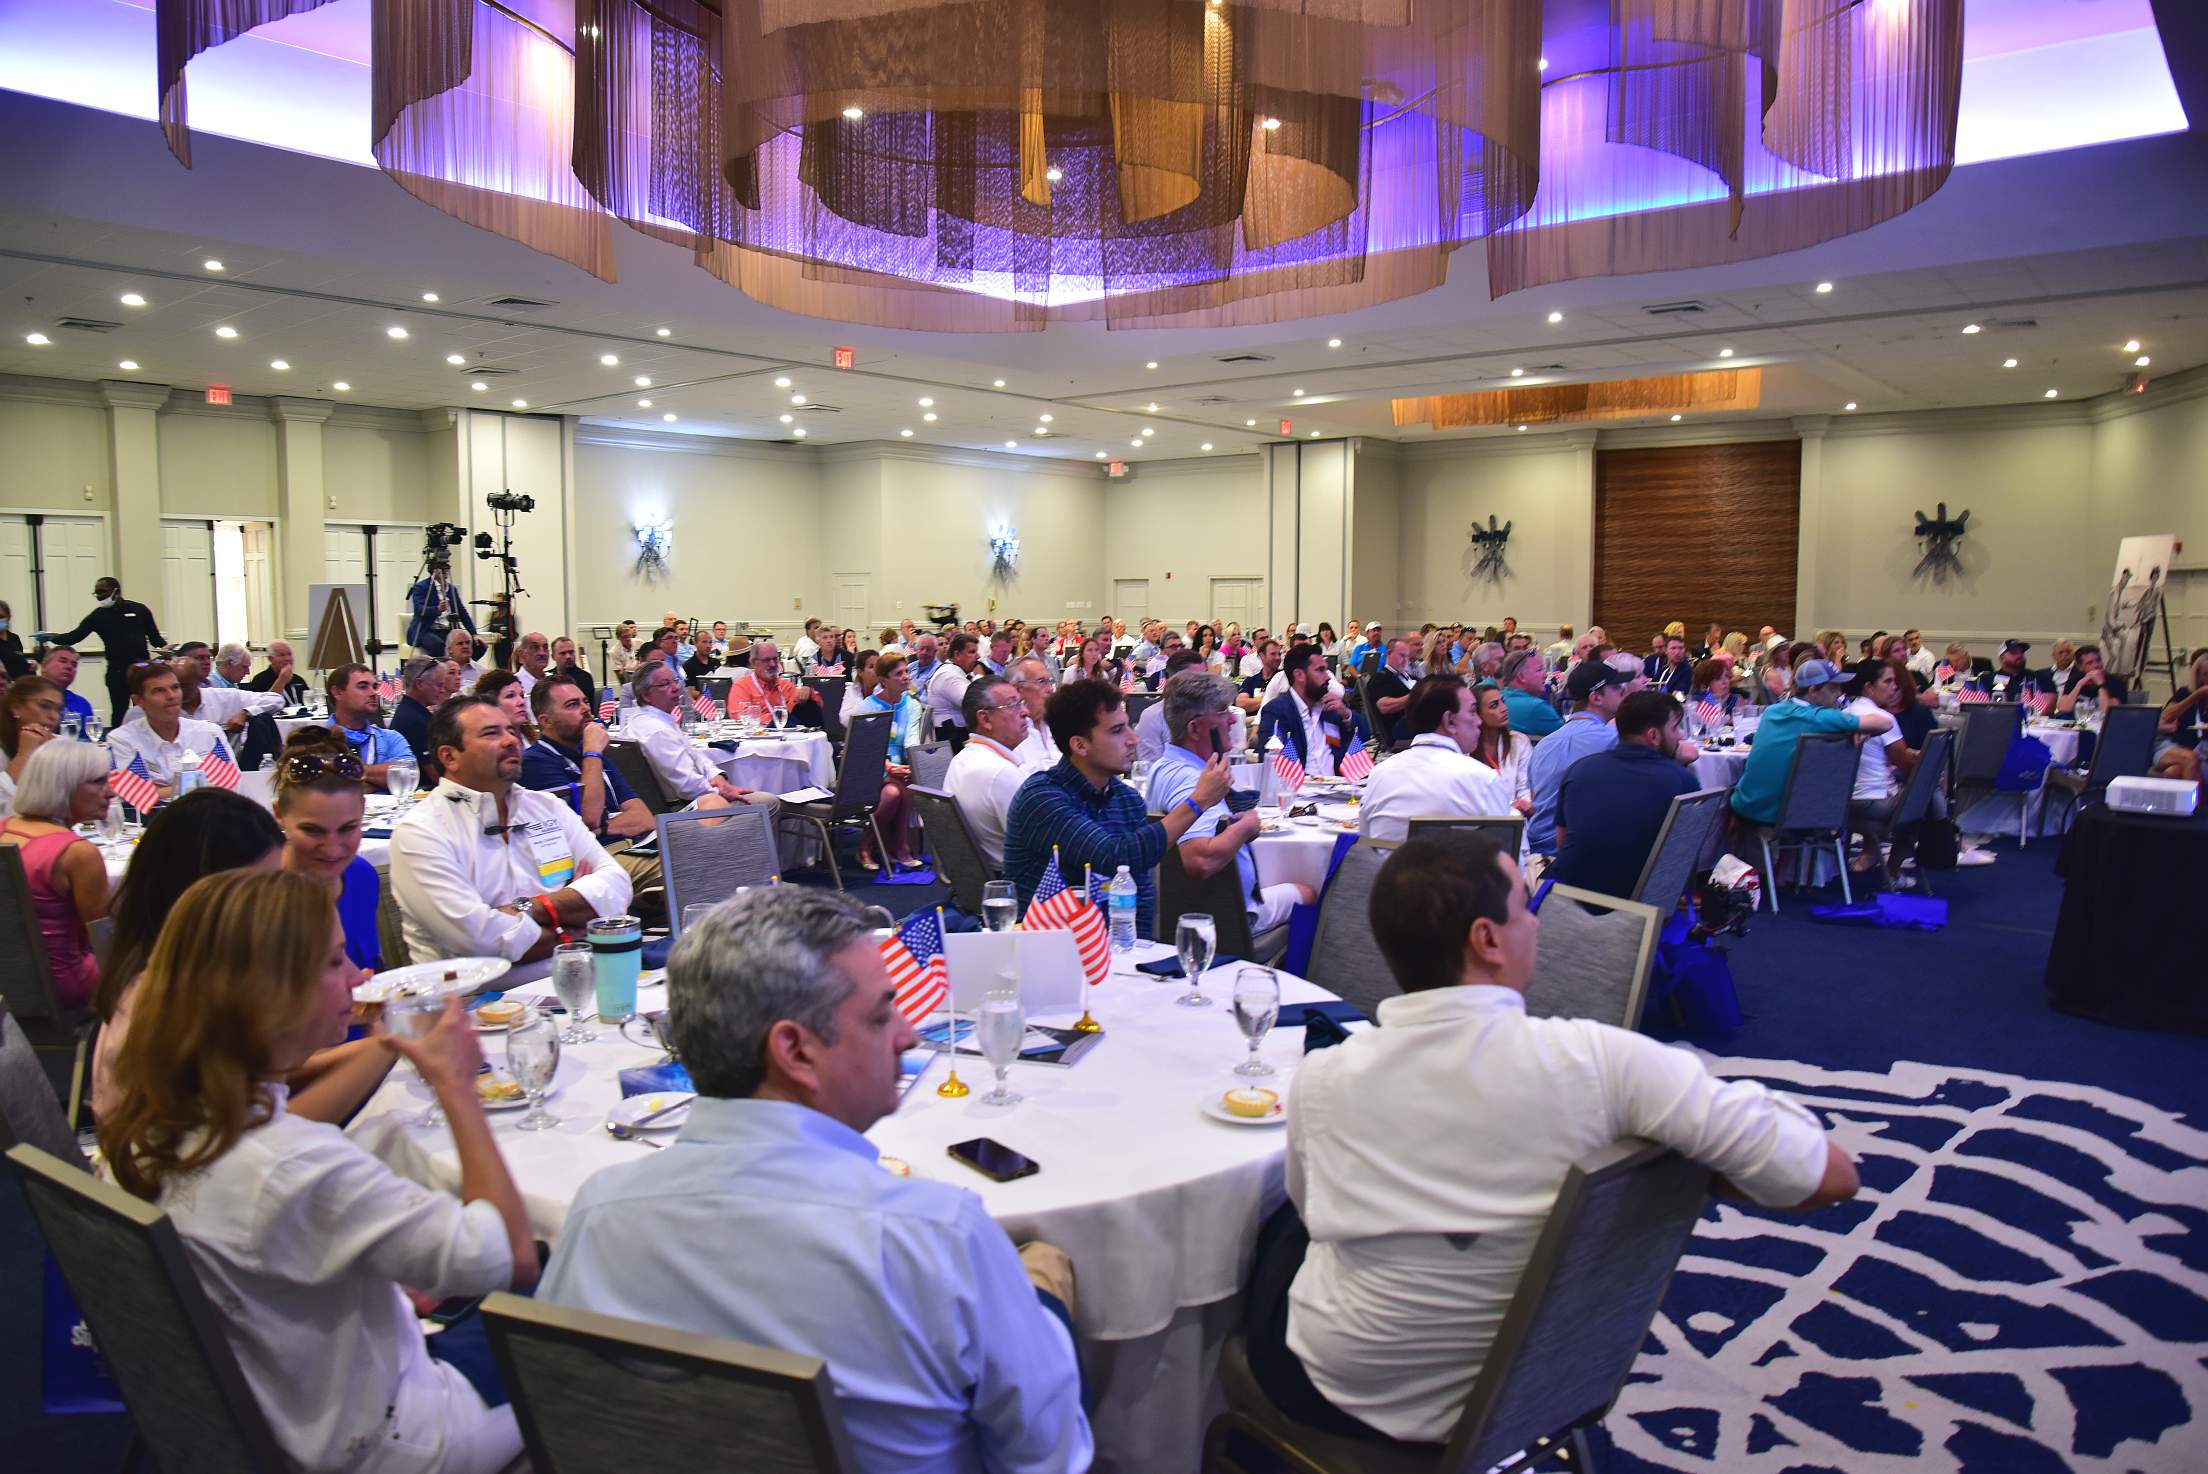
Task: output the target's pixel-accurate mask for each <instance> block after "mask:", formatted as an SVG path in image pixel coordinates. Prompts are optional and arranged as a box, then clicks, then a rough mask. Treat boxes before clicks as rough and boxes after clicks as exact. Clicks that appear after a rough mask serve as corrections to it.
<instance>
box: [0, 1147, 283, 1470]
mask: <svg viewBox="0 0 2208 1474" xmlns="http://www.w3.org/2000/svg"><path fill="white" fill-rule="evenodd" d="M8 1161H9V1162H10V1163H11V1164H12V1165H13V1166H14V1168H15V1169H16V1178H17V1180H18V1181H19V1182H21V1183H22V1185H23V1195H24V1196H25V1197H26V1198H27V1199H29V1200H30V1206H31V1216H32V1217H33V1218H35V1219H37V1220H38V1227H39V1231H40V1232H41V1233H43V1234H44V1235H45V1238H46V1247H47V1249H48V1250H49V1251H50V1252H51V1253H52V1254H53V1256H54V1262H55V1263H56V1264H58V1265H59V1266H60V1267H61V1274H62V1278H63V1279H64V1280H66V1281H67V1282H68V1284H69V1291H70V1293H71V1294H73V1295H74V1296H75V1297H76V1300H77V1308H78V1309H79V1310H80V1311H82V1312H83V1314H84V1320H85V1324H86V1325H87V1326H88V1327H89V1328H90V1329H91V1332H92V1337H93V1339H94V1340H95V1341H96V1342H97V1343H98V1345H99V1349H100V1356H101V1358H102V1360H104V1361H105V1362H106V1364H107V1370H108V1373H109V1375H111V1376H112V1377H113V1378H114V1379H115V1385H116V1387H117V1388H118V1389H120V1391H121V1393H122V1398H123V1405H124V1407H126V1408H128V1409H129V1411H130V1421H131V1424H132V1428H133V1432H134V1444H135V1445H142V1446H143V1447H144V1448H146V1449H150V1450H151V1451H152V1453H153V1456H154V1459H155V1461H156V1462H157V1463H158V1464H159V1466H160V1468H161V1470H162V1474H241V1471H252V1474H289V1471H290V1470H291V1468H292V1465H291V1464H290V1462H289V1461H288V1460H286V1459H285V1458H284V1456H283V1454H282V1452H281V1451H280V1450H279V1449H278V1448H277V1446H276V1440H275V1437H274V1436H273V1435H272V1434H271V1433H270V1431H269V1427H268V1421H267V1419H266V1418H265V1417H264V1416H263V1415H262V1412H261V1407H260V1403H259V1402H258V1401H257V1400H256V1399H255V1398H254V1396H253V1392H252V1389H251V1388H250V1387H248V1386H247V1385H246V1382H245V1378H244V1376H243V1374H242V1373H240V1372H239V1370H238V1363H237V1359H236V1358H235V1357H234V1356H233V1355H232V1354H231V1351H230V1343H229V1341H228V1339H227V1338H226V1336H225V1335H224V1332H223V1328H222V1322H221V1319H220V1317H218V1316H217V1314H216V1313H215V1308H214V1306H213V1305H212V1304H211V1303H210V1302H209V1301H208V1298H207V1295H206V1292H205V1291H204V1290H203V1289H202V1288H201V1287H200V1283H199V1278H198V1276H197V1274H196V1273H195V1272H194V1270H193V1269H192V1266H191V1261H190V1260H189V1259H187V1258H186V1257H185V1253H184V1245H183V1242H182V1240H180V1239H179V1238H178V1237H177V1233H176V1226H175V1225H174V1224H173V1223H171V1222H170V1221H169V1218H168V1215H167V1214H165V1213H163V1212H161V1211H160V1210H159V1209H158V1208H155V1207H154V1206H153V1205H152V1204H150V1203H147V1202H144V1201H141V1200H140V1199H138V1198H134V1197H132V1196H131V1195H130V1194H129V1193H126V1192H124V1191H123V1190H122V1189H121V1188H119V1187H116V1186H115V1185H114V1184H112V1183H108V1182H104V1181H102V1180H100V1179H99V1178H97V1177H94V1176H93V1175H92V1174H91V1173H89V1172H86V1171H85V1170H84V1169H83V1164H82V1162H81V1161H78V1162H72V1161H68V1160H64V1159H61V1158H57V1157H55V1156H54V1155H52V1154H51V1153H48V1152H43V1151H40V1150H38V1149H37V1148H36V1147H32V1146H16V1147H12V1148H10V1149H9V1151H8ZM138 1451H139V1449H138V1447H136V1446H134V1448H133V1453H136V1452H138ZM130 1466H131V1461H130V1460H127V1459H126V1461H125V1467H126V1468H127V1467H130Z"/></svg>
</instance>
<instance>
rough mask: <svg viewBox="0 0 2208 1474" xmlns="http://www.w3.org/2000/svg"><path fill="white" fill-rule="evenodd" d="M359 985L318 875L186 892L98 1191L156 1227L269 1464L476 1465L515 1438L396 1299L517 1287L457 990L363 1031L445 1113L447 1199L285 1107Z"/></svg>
mask: <svg viewBox="0 0 2208 1474" xmlns="http://www.w3.org/2000/svg"><path fill="white" fill-rule="evenodd" d="M359 978H360V970H359V969H358V968H356V967H354V966H353V964H352V962H351V961H350V960H349V959H348V958H347V957H346V955H345V937H344V932H343V930H342V928H340V926H339V925H338V920H337V910H336V907H335V906H334V905H333V904H332V902H331V899H330V893H329V888H328V887H327V886H326V885H325V884H323V883H322V882H321V881H318V880H315V879H312V878H310V877H307V876H304V875H295V874H290V873H285V872H268V871H233V872H230V873H228V874H223V875H215V876H209V877H208V878H207V879H205V880H202V881H200V882H198V883H197V884H195V885H194V886H192V888H191V889H190V890H188V891H186V892H185V894H184V898H183V900H182V901H181V902H180V903H179V904H178V906H177V908H176V911H175V913H174V914H173V915H172V916H171V917H170V918H169V921H168V924H167V926H166V927H165V928H164V929H163V931H162V935H161V940H160V942H159V943H158V944H157V945H156V946H155V948H154V952H153V957H152V960H151V961H150V963H149V964H148V965H147V968H146V972H145V976H144V978H143V980H142V981H141V982H140V984H139V988H138V992H139V994H140V996H139V998H138V1002H137V1010H138V1013H139V1015H140V1023H139V1027H137V1028H135V1029H133V1030H132V1031H131V1037H130V1039H129V1040H128V1041H127V1042H126V1043H125V1044H124V1046H123V1052H122V1056H121V1058H120V1060H119V1061H118V1065H119V1072H120V1078H121V1080H122V1091H121V1095H120V1098H119V1099H118V1100H117V1101H116V1102H115V1104H114V1108H113V1109H112V1110H111V1111H110V1112H108V1113H107V1114H106V1115H105V1116H103V1117H102V1119H101V1121H100V1132H99V1135H100V1147H101V1150H102V1151H103V1153H104V1154H105V1157H106V1161H107V1168H108V1171H109V1172H110V1173H111V1174H112V1175H113V1177H114V1179H115V1181H116V1182H117V1183H118V1184H119V1185H121V1187H122V1188H123V1189H124V1190H125V1191H126V1192H129V1193H131V1194H132V1195H134V1196H136V1197H139V1198H143V1199H145V1200H146V1201H147V1202H150V1203H153V1204H155V1205H157V1206H158V1207H160V1208H161V1209H162V1210H163V1211H164V1212H166V1213H167V1214H168V1216H169V1219H170V1221H171V1222H172V1223H173V1224H174V1225H175V1228H176V1231H177V1233H178V1235H179V1236H180V1237H181V1238H182V1240H183V1243H184V1246H185V1249H186V1251H187V1253H188V1254H189V1255H190V1257H191V1261H192V1267H193V1268H194V1270H196V1271H197V1273H198V1274H199V1276H200V1279H201V1282H202V1283H203V1284H205V1285H206V1286H207V1287H208V1289H209V1290H210V1291H211V1295H210V1298H211V1299H212V1301H213V1302H214V1304H215V1305H216V1306H217V1307H218V1308H219V1313H220V1314H221V1316H222V1320H223V1329H224V1331H225V1333H226V1335H227V1337H228V1339H229V1342H230V1347H231V1350H232V1351H233V1352H234V1353H235V1354H236V1356H237V1359H238V1366H239V1370H240V1371H241V1372H242V1373H243V1374H244V1377H245V1380H246V1383H247V1385H248V1386H249V1387H250V1388H251V1389H252V1391H253V1394H254V1397H255V1398H256V1399H257V1401H258V1402H259V1404H260V1406H261V1408H262V1409H263V1410H264V1411H265V1412H266V1414H267V1416H268V1425H269V1429H270V1431H271V1433H272V1434H273V1435H274V1436H275V1439H276V1441H277V1443H278V1445H279V1446H281V1447H282V1449H283V1450H284V1452H285V1454H286V1455H287V1456H288V1457H289V1459H290V1460H291V1462H292V1463H294V1464H295V1465H297V1466H298V1467H300V1468H305V1469H337V1468H343V1469H347V1470H354V1471H372V1474H416V1471H419V1474H431V1471H441V1474H476V1471H481V1474H495V1471H498V1470H500V1469H503V1468H504V1467H505V1466H506V1465H507V1464H508V1463H509V1462H511V1461H512V1460H513V1459H514V1458H515V1457H516V1456H517V1455H518V1454H519V1453H520V1451H521V1437H520V1433H519V1431H518V1429H517V1428H516V1426H515V1423H514V1418H513V1414H512V1412H511V1411H510V1410H508V1409H506V1408H503V1407H499V1408H493V1407H490V1406H488V1405H486V1403H485V1402H484V1400H483V1398H482V1397H481V1396H480V1395H479V1394H478V1393H477V1391H476V1390H475V1389H474V1388H473V1387H471V1386H470V1385H469V1384H468V1382H467V1380H466V1379H465V1378H464V1377H463V1376H462V1375H461V1373H460V1372H458V1371H457V1370H455V1369H454V1368H452V1367H449V1366H446V1365H443V1364H441V1363H438V1362H435V1361H433V1360H431V1358H430V1355H429V1350H428V1347H427V1345H426V1344H425V1342H424V1338H423V1336H422V1333H421V1330H420V1328H419V1325H418V1323H417V1322H416V1320H415V1310H414V1306H413V1304H412V1303H411V1302H409V1300H408V1299H407V1296H406V1294H405V1293H404V1292H403V1291H402V1290H401V1289H400V1286H401V1285H402V1284H405V1285H412V1286H414V1287H415V1288H417V1289H418V1290H420V1291H422V1292H424V1293H425V1294H427V1295H430V1296H436V1297H440V1298H442V1297H445V1296H453V1295H481V1294H486V1293H488V1292H490V1291H492V1290H499V1289H506V1288H512V1289H517V1290H525V1289H527V1288H528V1287H529V1286H531V1285H533V1284H534V1283H535V1282H536V1278H537V1256H536V1252H535V1246H534V1244H533V1242H532V1240H531V1236H530V1230H529V1221H528V1217H527V1215H526V1213H525V1212H524V1211H523V1208H522V1203H521V1194H520V1192H519V1191H518V1190H517V1189H516V1188H515V1186H514V1181H513V1178H512V1176H511V1175H510V1174H509V1173H508V1172H507V1170H506V1164H505V1162H504V1161H503V1160H502V1159H501V1158H500V1156H499V1152H498V1147H497V1145H496V1143H495V1142H494V1141H493V1139H492V1136H491V1130H490V1125H489V1123H488V1122H487V1121H486V1120H485V1118H484V1115H483V1104H482V1099H481V1097H480V1096H479V1095H478V1094H477V1093H476V1084H475V1077H476V1072H477V1070H478V1068H479V1067H480V1065H481V1063H482V1056H481V1053H480V1051H479V1049H478V1047H477V1043H476V1036H475V1031H474V1029H473V1027H472V1026H471V1025H470V1024H469V1023H468V1021H467V1019H466V1015H465V1013H464V1012H463V1010H462V1009H461V1007H460V1005H459V1003H458V1001H457V1000H455V1001H452V1002H450V1003H448V1004H447V1005H446V1009H445V1012H444V1015H443V1017H442V1018H441V1019H440V1020H439V1021H438V1023H437V1026H436V1027H435V1028H433V1029H432V1030H430V1032H429V1033H428V1034H427V1035H426V1036H425V1037H423V1038H420V1039H405V1040H401V1039H388V1040H383V1041H379V1044H380V1046H381V1047H383V1048H386V1049H389V1050H391V1051H393V1052H394V1053H396V1054H398V1055H401V1056H403V1057H404V1058H406V1059H407V1060H408V1061H409V1062H411V1063H412V1064H413V1065H414V1067H415V1068H416V1069H418V1070H419V1071H421V1074H422V1078H423V1079H424V1081H426V1082H427V1083H428V1084H429V1086H430V1088H431V1089H432V1090H434V1091H435V1092H436V1094H437V1097H438V1100H439V1102H440V1103H441V1104H442V1105H443V1106H444V1108H445V1112H446V1114H447V1115H448V1116H449V1117H450V1119H451V1122H452V1137H453V1145H454V1148H455V1150H456V1152H457V1155H458V1157H459V1162H460V1189H459V1193H458V1196H457V1197H453V1196H448V1195H446V1194H443V1193H438V1192H432V1191H430V1190H428V1189H425V1188H422V1187H419V1186H417V1185H415V1184H414V1183H411V1182H409V1181H407V1180H406V1179H404V1178H401V1177H400V1176H398V1174H396V1173H394V1172H393V1171H391V1169H390V1168H388V1167H386V1166H385V1165H384V1164H383V1163H382V1162H380V1161H378V1160H377V1159H376V1158H375V1157H372V1156H370V1155H369V1154H368V1153H367V1152H366V1151H364V1150H362V1149H361V1148H360V1147H359V1146H358V1145H357V1144H356V1143H355V1142H354V1141H353V1140H352V1139H351V1138H350V1137H348V1136H346V1135H345V1134H344V1133H342V1132H340V1131H338V1130H337V1129H336V1128H335V1127H332V1126H329V1125H326V1124H323V1123H320V1122H316V1121H312V1120H308V1119H305V1118H303V1117H301V1116H299V1115H298V1114H297V1113H295V1112H293V1111H291V1110H290V1109H288V1102H289V1095H290V1091H289V1089H288V1088H287V1086H286V1085H285V1078H286V1076H287V1075H289V1074H290V1073H291V1072H292V1071H294V1070H297V1069H298V1068H299V1067H301V1066H302V1065H304V1064H305V1063H306V1062H307V1060H308V1059H309V1057H310V1056H312V1055H313V1054H314V1053H315V1052H316V1051H318V1050H320V1049H322V1048H324V1047H325V1046H327V1045H329V1044H331V1043H333V1042H335V1041H336V1040H337V1039H339V1038H341V1037H342V1036H343V1034H344V1030H345V1022H346V1019H347V1017H348V1015H349V1013H350V1011H351V1007H352V989H353V986H354V984H355V983H356V982H358V981H359ZM333 1226H335V1227H336V1228H339V1229H341V1230H342V1231H334V1230H333Z"/></svg>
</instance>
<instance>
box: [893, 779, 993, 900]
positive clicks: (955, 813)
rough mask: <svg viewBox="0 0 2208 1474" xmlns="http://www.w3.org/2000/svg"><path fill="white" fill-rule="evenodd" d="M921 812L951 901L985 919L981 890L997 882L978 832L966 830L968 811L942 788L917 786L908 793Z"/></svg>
mask: <svg viewBox="0 0 2208 1474" xmlns="http://www.w3.org/2000/svg"><path fill="white" fill-rule="evenodd" d="M905 792H906V793H907V794H908V795H910V796H911V798H912V802H913V807H914V808H915V809H917V810H918V811H919V814H920V825H921V827H922V828H923V829H925V830H926V831H927V835H928V851H929V853H930V854H932V855H934V856H935V873H936V876H937V878H938V879H940V880H942V881H943V882H944V883H945V884H947V885H949V886H950V888H951V900H952V901H953V902H954V903H956V905H957V906H958V909H959V910H961V911H963V912H965V913H966V914H967V915H968V916H973V917H977V918H978V917H979V916H980V915H981V888H982V887H983V886H985V885H987V884H988V883H989V882H990V881H992V880H995V879H996V878H997V873H996V870H995V869H994V868H992V867H991V865H990V864H989V857H988V856H987V855H984V854H983V853H982V852H981V845H980V843H979V842H977V841H976V840H975V838H974V832H973V831H972V830H971V829H968V828H967V827H966V811H965V810H964V809H961V808H960V807H959V806H958V800H957V799H956V798H954V797H952V796H951V795H950V794H949V793H947V792H945V791H944V790H943V789H940V788H922V787H920V786H919V785H918V784H917V783H916V784H914V785H913V786H912V787H910V788H908V789H906V790H905Z"/></svg>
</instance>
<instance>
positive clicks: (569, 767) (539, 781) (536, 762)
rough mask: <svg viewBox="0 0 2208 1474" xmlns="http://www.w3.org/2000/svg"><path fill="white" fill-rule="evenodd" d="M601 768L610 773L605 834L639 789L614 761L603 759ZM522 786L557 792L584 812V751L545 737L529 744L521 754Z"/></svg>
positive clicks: (601, 822) (602, 830) (601, 820)
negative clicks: (626, 777) (623, 775)
mask: <svg viewBox="0 0 2208 1474" xmlns="http://www.w3.org/2000/svg"><path fill="white" fill-rule="evenodd" d="M599 768H600V770H601V771H602V772H604V774H605V775H606V811H605V813H604V814H602V815H600V816H599V820H598V834H599V837H600V838H603V837H604V836H605V832H606V824H607V822H608V821H609V820H611V819H612V818H613V816H614V815H615V814H617V813H619V812H620V811H621V806H622V805H623V804H625V803H627V802H628V801H629V800H630V799H632V798H635V797H636V790H635V789H633V788H631V787H629V784H628V780H627V779H625V778H623V777H622V776H621V771H620V769H618V768H616V767H614V765H613V764H612V763H610V762H601V763H600V764H599ZM521 786H522V787H524V788H535V789H538V790H541V791H542V792H545V793H556V794H558V795H559V796H560V797H562V798H564V799H566V800H567V806H568V807H569V808H571V809H573V810H574V811H575V812H576V813H577V814H580V813H582V811H583V750H582V749H581V748H580V747H569V746H567V745H565V744H564V743H559V742H554V741H553V740H552V739H551V738H549V737H541V738H539V739H538V740H536V741H535V742H532V743H530V744H529V748H528V750H527V751H526V752H524V753H522V755H521Z"/></svg>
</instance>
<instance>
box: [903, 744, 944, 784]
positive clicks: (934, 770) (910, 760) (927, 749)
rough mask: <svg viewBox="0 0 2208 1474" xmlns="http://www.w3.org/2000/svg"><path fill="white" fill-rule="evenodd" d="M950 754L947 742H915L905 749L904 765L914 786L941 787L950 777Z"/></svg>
mask: <svg viewBox="0 0 2208 1474" xmlns="http://www.w3.org/2000/svg"><path fill="white" fill-rule="evenodd" d="M952 756H953V754H952V752H951V744H950V743H948V742H915V743H913V744H912V745H911V746H910V747H908V748H906V749H905V765H906V766H907V767H909V768H911V769H912V781H913V783H914V785H915V786H917V787H921V788H941V787H942V786H943V785H944V784H945V783H946V782H948V781H949V779H950V776H951V758H952Z"/></svg>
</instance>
